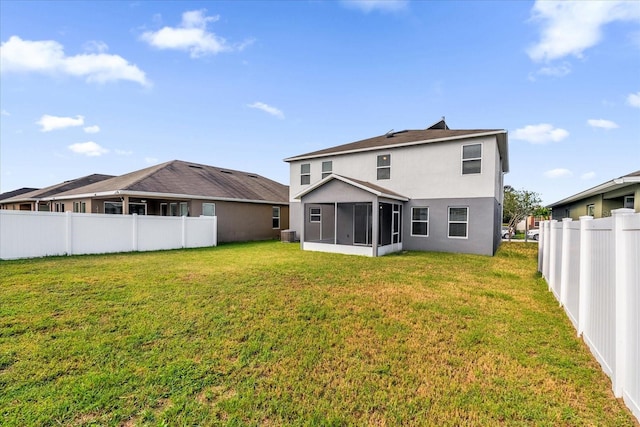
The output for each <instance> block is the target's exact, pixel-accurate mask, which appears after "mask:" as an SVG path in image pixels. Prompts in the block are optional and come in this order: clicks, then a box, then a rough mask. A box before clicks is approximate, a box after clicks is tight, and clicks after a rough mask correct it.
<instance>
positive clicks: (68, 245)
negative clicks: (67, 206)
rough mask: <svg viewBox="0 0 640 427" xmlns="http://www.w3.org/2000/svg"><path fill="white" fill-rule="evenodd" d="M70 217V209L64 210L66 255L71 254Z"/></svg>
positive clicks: (71, 223)
mask: <svg viewBox="0 0 640 427" xmlns="http://www.w3.org/2000/svg"><path fill="white" fill-rule="evenodd" d="M72 221H73V220H72V218H71V211H67V212H65V225H66V230H65V234H66V238H67V240H66V245H65V246H66V248H65V249H66V252H67V256H69V255H73V222H72Z"/></svg>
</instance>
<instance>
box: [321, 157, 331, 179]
mask: <svg viewBox="0 0 640 427" xmlns="http://www.w3.org/2000/svg"><path fill="white" fill-rule="evenodd" d="M332 171H333V162H332V161H331V160H329V161H328V162H322V179H325V178H326V177H328V176H329V175H331V173H332Z"/></svg>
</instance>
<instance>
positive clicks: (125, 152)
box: [115, 149, 133, 156]
mask: <svg viewBox="0 0 640 427" xmlns="http://www.w3.org/2000/svg"><path fill="white" fill-rule="evenodd" d="M115 153H116V154H117V155H118V156H130V155H132V154H133V151H131V150H118V149H116V150H115Z"/></svg>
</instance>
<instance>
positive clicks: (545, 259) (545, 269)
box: [542, 220, 551, 283]
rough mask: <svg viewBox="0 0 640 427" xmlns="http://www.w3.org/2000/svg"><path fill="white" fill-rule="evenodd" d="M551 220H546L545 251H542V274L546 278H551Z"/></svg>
mask: <svg viewBox="0 0 640 427" xmlns="http://www.w3.org/2000/svg"><path fill="white" fill-rule="evenodd" d="M550 224H551V221H550V220H549V221H545V222H544V241H543V244H544V248H543V251H544V252H543V253H542V276H543V277H544V278H545V280H547V283H549V282H548V280H549V248H550V244H551V236H550V230H551V226H550Z"/></svg>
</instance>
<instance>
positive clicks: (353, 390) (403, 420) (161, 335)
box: [0, 242, 634, 426]
mask: <svg viewBox="0 0 640 427" xmlns="http://www.w3.org/2000/svg"><path fill="white" fill-rule="evenodd" d="M536 248H537V247H536V245H535V244H522V243H511V244H503V246H502V247H501V249H500V251H499V252H498V254H497V255H496V256H494V257H482V256H471V255H456V254H441V253H414V252H408V253H403V254H397V255H391V256H386V257H381V258H373V259H371V258H361V257H353V256H341V255H335V254H322V253H310V252H301V251H300V250H299V248H298V246H297V245H291V244H281V243H279V242H263V243H248V244H234V245H223V246H220V247H217V248H212V249H200V250H186V251H170V252H156V253H144V254H123V255H108V256H86V257H70V258H49V259H39V260H27V261H11V262H1V263H0V269H1V270H2V274H1V275H0V301H1V304H0V389H1V390H3V392H2V393H0V414H1V415H2V417H3V419H4V422H5V423H6V424H7V425H16V426H18V425H20V426H21V425H56V424H64V425H131V426H134V425H161V424H169V425H186V424H190V425H195V424H197V425H380V426H385V425H401V424H402V425H443V426H447V425H450V426H454V425H456V426H457V425H536V426H538V425H549V426H551V425H554V426H555V425H622V426H624V425H629V426H633V425H634V419H633V418H632V417H631V415H630V413H629V411H628V410H627V409H626V408H625V407H624V406H623V405H622V404H621V403H620V402H619V401H617V400H616V399H615V398H613V395H612V393H611V391H610V390H611V387H610V382H609V380H608V379H607V377H606V376H605V375H604V374H603V373H602V371H601V370H600V367H599V365H598V364H597V363H596V362H595V361H594V359H593V357H592V356H591V355H590V353H589V351H588V349H587V348H586V346H585V345H584V344H583V343H582V342H581V341H580V339H578V338H576V337H575V332H574V330H573V328H572V326H571V325H570V323H569V321H568V320H567V319H566V317H565V315H564V313H563V312H562V310H561V309H560V308H558V306H557V303H556V302H555V300H554V299H553V297H552V296H551V294H550V293H549V292H548V291H547V286H546V284H545V283H544V282H543V280H542V279H540V277H539V275H538V274H537V273H536V271H535V263H536Z"/></svg>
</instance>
